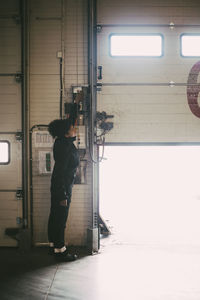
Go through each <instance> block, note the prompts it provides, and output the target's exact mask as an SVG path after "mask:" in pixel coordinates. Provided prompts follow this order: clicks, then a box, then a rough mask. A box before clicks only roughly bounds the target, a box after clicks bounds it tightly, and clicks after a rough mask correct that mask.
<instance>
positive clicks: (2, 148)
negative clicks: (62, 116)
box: [0, 0, 23, 246]
mask: <svg viewBox="0 0 200 300" xmlns="http://www.w3.org/2000/svg"><path fill="white" fill-rule="evenodd" d="M0 41H1V43H0V246H15V245H16V241H15V240H13V239H12V238H11V237H9V236H7V235H6V234H5V229H6V228H18V227H21V222H22V195H23V191H22V141H21V136H22V122H21V79H22V77H21V22H20V1H17V0H8V1H1V3H0Z"/></svg>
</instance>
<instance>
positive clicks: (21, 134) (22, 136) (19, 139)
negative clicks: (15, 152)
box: [15, 131, 24, 142]
mask: <svg viewBox="0 0 200 300" xmlns="http://www.w3.org/2000/svg"><path fill="white" fill-rule="evenodd" d="M15 138H16V140H17V141H20V142H22V141H23V138H24V134H23V132H21V131H19V132H17V133H16V135H15Z"/></svg>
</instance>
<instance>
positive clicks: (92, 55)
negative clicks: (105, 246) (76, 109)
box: [88, 0, 99, 252]
mask: <svg viewBox="0 0 200 300" xmlns="http://www.w3.org/2000/svg"><path fill="white" fill-rule="evenodd" d="M96 18H97V16H96V0H88V84H89V98H90V112H89V128H88V129H89V150H90V153H91V156H92V158H93V159H94V161H97V145H96V141H95V120H96V110H97V95H96V83H97V77H96V74H97V37H96V22H97V19H96ZM94 161H93V162H92V224H91V225H92V226H91V227H92V228H91V232H90V235H91V239H90V242H91V250H92V252H97V251H98V249H99V229H98V215H99V195H98V194H99V193H98V164H96V163H95V162H94Z"/></svg>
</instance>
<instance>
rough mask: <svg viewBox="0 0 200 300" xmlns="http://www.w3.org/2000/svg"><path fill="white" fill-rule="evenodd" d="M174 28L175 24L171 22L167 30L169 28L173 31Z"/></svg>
mask: <svg viewBox="0 0 200 300" xmlns="http://www.w3.org/2000/svg"><path fill="white" fill-rule="evenodd" d="M174 27H175V24H174V23H173V22H170V23H169V28H170V29H171V30H173V29H174Z"/></svg>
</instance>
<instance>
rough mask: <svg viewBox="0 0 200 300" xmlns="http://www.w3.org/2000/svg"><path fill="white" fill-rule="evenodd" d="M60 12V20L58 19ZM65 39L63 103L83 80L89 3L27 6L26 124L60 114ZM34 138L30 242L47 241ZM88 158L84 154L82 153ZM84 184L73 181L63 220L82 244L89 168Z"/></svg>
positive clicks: (46, 199)
mask: <svg viewBox="0 0 200 300" xmlns="http://www.w3.org/2000/svg"><path fill="white" fill-rule="evenodd" d="M62 16H64V18H62ZM62 42H63V43H64V48H65V51H64V62H65V65H64V70H65V71H64V77H65V91H64V102H70V101H71V100H72V85H74V86H77V85H78V86H81V85H84V84H87V55H88V54H87V43H88V41H87V1H86V0H77V1H73V0H65V1H61V0H59V1H53V0H51V1H49V0H48V1H47V0H42V1H41V0H40V1H39V0H38V1H35V0H32V1H31V7H30V123H31V124H30V125H31V127H32V126H34V125H36V124H48V123H49V122H50V121H52V120H53V119H56V118H59V105H60V104H59V102H60V77H59V76H60V75H59V74H60V73H59V59H58V58H57V51H61V50H62V46H63V44H62ZM47 146H48V145H44V147H42V145H40V146H39V147H38V146H36V144H35V142H34V139H33V231H34V242H35V243H44V242H47V221H48V214H49V207H50V193H49V189H50V175H39V171H38V167H39V161H38V159H39V152H40V151H49V150H51V147H47ZM86 158H87V157H86ZM90 167H91V165H90V163H89V164H88V167H87V179H86V182H87V183H86V184H82V185H75V186H74V188H73V197H72V204H71V207H70V215H69V220H68V223H67V230H66V238H67V241H68V243H69V244H73V245H86V241H87V228H89V227H90V224H91V215H92V209H91V205H92V204H91V203H92V201H91V199H92V196H91V192H92V191H91V171H90Z"/></svg>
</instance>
